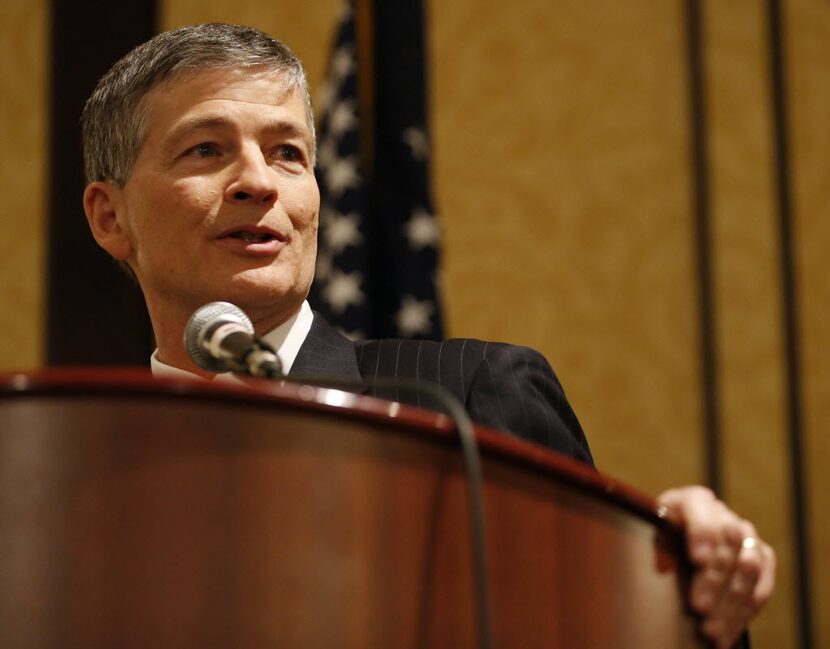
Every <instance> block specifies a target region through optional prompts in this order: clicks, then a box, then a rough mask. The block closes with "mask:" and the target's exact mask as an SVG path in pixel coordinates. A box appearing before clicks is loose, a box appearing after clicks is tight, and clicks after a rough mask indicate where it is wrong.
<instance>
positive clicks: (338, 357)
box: [288, 313, 366, 392]
mask: <svg viewBox="0 0 830 649" xmlns="http://www.w3.org/2000/svg"><path fill="white" fill-rule="evenodd" d="M288 375H289V376H296V375H317V376H321V377H324V376H331V377H332V378H341V379H347V380H350V381H362V380H363V376H362V375H361V374H360V368H359V366H358V364H357V356H356V355H355V346H354V343H353V342H352V341H351V340H349V339H348V338H346V337H345V336H343V335H341V334H340V333H339V332H338V331H337V330H335V329H334V327H332V326H331V325H330V324H329V323H328V322H326V321H325V320H324V319H323V317H322V316H321V315H320V314H319V313H315V314H314V321H313V322H312V323H311V329H310V330H309V332H308V336H306V339H305V342H303V344H302V347H300V351H299V352H297V358H295V359H294V364H293V365H292V366H291V371H290V372H289V373H288ZM363 392H366V389H364V390H363Z"/></svg>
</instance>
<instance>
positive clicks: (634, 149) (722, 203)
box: [0, 0, 830, 649]
mask: <svg viewBox="0 0 830 649" xmlns="http://www.w3.org/2000/svg"><path fill="white" fill-rule="evenodd" d="M389 1H390V2H391V0H389ZM110 4H111V5H112V6H108V5H107V3H96V2H92V1H90V0H82V1H79V2H72V3H69V2H61V1H59V0H55V1H54V2H48V1H47V0H3V2H2V3H1V4H0V48H1V49H0V89H2V101H0V142H2V145H3V146H2V147H0V195H2V197H3V200H2V203H0V228H2V229H0V233H2V236H0V298H1V299H2V302H3V305H4V306H3V308H2V309H0V331H2V332H3V335H2V336H0V371H3V372H7V371H14V370H34V369H37V368H41V367H44V366H46V365H49V364H54V363H58V362H60V363H65V362H69V361H71V360H73V358H74V357H72V355H71V354H70V355H69V356H68V357H67V356H63V357H61V356H59V355H57V354H56V352H55V350H56V349H59V348H60V341H61V339H62V338H66V337H68V336H71V335H72V334H71V331H70V328H69V327H65V328H63V327H61V322H59V321H58V322H56V320H57V316H56V314H66V313H73V314H78V318H80V320H76V321H74V322H75V324H74V325H73V326H78V327H79V329H83V330H86V331H87V332H88V335H89V336H91V337H92V338H95V337H96V336H99V335H100V337H101V339H102V340H104V339H107V338H109V339H114V340H122V341H123V345H124V346H125V347H130V345H133V348H134V349H136V350H138V352H137V353H138V354H139V357H140V354H143V353H144V352H143V351H142V350H143V349H144V348H145V347H147V345H148V343H149V340H148V338H147V336H148V334H147V325H146V318H145V316H144V315H143V312H142V307H141V300H140V295H138V292H137V290H136V289H134V288H133V287H131V286H130V285H129V283H127V282H126V281H124V280H123V278H120V277H117V274H113V273H112V270H113V269H112V265H111V264H110V263H109V261H108V260H107V259H106V258H105V257H104V255H103V253H101V252H99V251H97V250H96V249H95V248H94V245H93V244H91V238H90V237H89V236H88V235H87V234H86V232H85V231H84V229H85V227H86V226H85V221H84V217H83V211H82V208H81V202H80V201H81V192H82V190H83V185H82V182H81V169H80V167H79V164H78V162H77V149H78V139H79V135H78V127H77V114H78V112H77V111H78V107H79V105H80V102H82V101H83V99H84V98H85V97H86V96H87V95H88V94H89V92H90V91H91V88H92V85H93V84H94V82H95V79H96V78H97V76H99V75H100V74H101V73H103V72H104V71H105V70H106V69H107V68H108V67H109V65H110V64H111V63H112V62H113V61H114V60H115V59H116V58H117V57H119V56H120V55H122V54H124V53H126V51H128V50H129V49H130V47H132V46H133V45H135V44H137V43H139V42H141V41H143V40H146V39H147V38H149V37H150V36H151V35H152V34H153V33H156V32H157V31H161V30H167V29H171V28H175V27H178V26H181V25H185V24H189V23H195V22H205V21H225V22H236V23H243V24H248V25H252V26H255V27H258V28H260V29H262V30H264V31H266V32H269V33H271V34H273V35H274V36H276V37H278V38H280V39H281V40H283V41H285V42H286V43H287V44H288V45H289V46H291V47H292V49H294V51H295V52H297V54H298V55H299V56H300V58H301V59H302V60H303V61H304V63H305V65H306V68H307V71H308V74H309V78H310V81H311V85H312V91H313V92H316V91H318V90H319V89H320V87H321V84H322V82H323V79H324V77H325V74H326V64H327V61H328V58H329V55H330V52H331V49H332V41H333V38H334V35H335V32H336V30H337V25H338V19H339V16H340V12H341V4H340V1H339V0H306V1H305V2H296V1H289V0H156V2H150V1H149V0H124V1H123V2H121V3H110ZM391 6H394V4H392V5H391ZM388 7H389V5H387V10H388ZM424 11H425V17H426V18H425V23H424V32H425V39H426V40H425V43H426V60H427V65H428V77H427V80H428V85H427V87H428V97H429V100H428V104H427V107H428V120H429V122H430V128H431V141H432V149H431V178H432V183H433V198H434V200H435V206H436V209H437V212H438V214H439V218H440V224H441V229H442V256H441V264H440V272H439V275H438V283H439V287H440V292H441V297H442V302H443V309H444V332H445V334H446V335H448V336H472V337H478V338H484V339H491V340H504V341H509V342H513V343H520V344H526V345H530V346H532V347H536V348H538V349H540V350H541V351H542V352H543V353H544V354H545V355H546V356H547V357H548V359H549V360H550V361H551V363H552V364H553V366H554V368H555V369H556V371H557V373H558V375H559V377H560V379H561V380H562V382H563V384H564V386H565V389H566V391H567V393H568V395H569V398H570V400H571V402H572V404H573V406H574V408H575V410H576V412H577V414H578V415H579V416H580V419H581V421H582V423H583V426H584V427H585V429H586V431H587V434H588V438H589V440H590V443H591V446H592V449H593V452H594V457H595V460H596V462H597V464H598V466H599V467H600V468H601V469H602V470H603V471H605V472H606V473H608V474H610V475H612V476H615V477H617V478H619V479H621V480H623V481H625V482H627V483H630V484H631V485H633V486H635V487H637V488H639V489H640V490H642V491H645V492H647V493H651V494H656V493H657V492H658V491H660V490H662V489H664V488H667V487H669V486H673V485H679V484H685V483H694V482H698V483H709V484H711V485H713V486H714V487H716V488H717V490H718V492H719V493H720V495H721V496H722V497H723V498H725V499H726V500H727V501H728V502H729V503H730V504H731V505H732V506H733V507H734V508H735V509H737V510H738V511H739V512H741V513H742V514H743V515H744V516H746V517H747V518H750V519H751V520H753V521H755V522H756V524H757V526H758V528H759V532H760V533H761V535H762V536H763V537H765V538H766V539H767V540H769V541H770V543H772V545H773V546H774V547H775V548H776V550H777V552H778V557H779V561H780V573H779V574H780V577H779V582H778V589H777V593H776V595H775V597H774V599H773V601H772V602H771V603H770V605H769V607H768V608H767V610H766V612H765V613H764V614H763V615H762V616H761V617H760V618H759V619H758V620H757V622H756V623H755V625H754V627H753V634H754V646H755V647H757V648H759V649H782V648H783V649H786V648H789V647H799V648H801V649H807V648H808V647H811V646H812V647H827V648H830V559H828V558H827V556H826V550H827V549H828V548H830V508H829V507H828V506H827V505H826V504H825V503H824V501H823V498H824V497H825V494H827V493H828V491H830V472H828V460H830V439H828V436H827V435H826V430H827V425H826V423H825V422H826V421H827V420H828V418H829V417H830V348H828V341H830V336H828V334H829V333H830V182H828V180H827V176H828V173H830V117H828V116H830V3H828V2H827V1H826V0H781V1H780V2H777V1H774V0H728V1H726V2H724V1H723V0H720V1H717V0H702V1H699V2H698V1H693V0H659V1H655V0H630V1H629V2H619V1H617V0H511V1H510V2H496V1H495V0H452V1H451V2H440V1H439V0H425V3H424ZM81 68H83V70H85V71H86V72H85V74H87V76H88V78H87V79H85V80H81V81H79V77H78V76H77V75H74V74H71V73H70V72H71V71H72V70H73V69H81ZM67 223H69V224H74V225H73V226H72V227H73V228H74V231H76V232H77V233H78V234H77V235H72V234H64V230H63V227H64V225H65V224H67ZM76 226H77V227H76ZM70 229H71V228H70ZM58 233H60V234H59V235H58ZM75 236H77V238H74V237H75ZM81 267H83V268H87V269H90V268H91V269H93V271H90V273H91V276H92V277H93V279H89V276H88V277H87V279H86V280H84V281H85V282H86V286H87V288H88V289H90V290H87V291H86V292H84V293H83V295H82V294H81V293H77V294H76V293H75V292H74V291H72V290H69V289H67V288H66V286H65V285H64V284H61V283H59V282H57V281H56V280H55V278H56V277H59V276H62V275H66V274H70V273H72V272H73V271H74V270H75V269H76V268H81ZM95 268H104V269H105V271H106V272H100V273H99V272H97V271H94V269H95ZM114 277H115V279H113V278H114ZM96 282H99V283H98V284H96ZM110 307H113V308H117V309H118V310H119V312H120V313H121V314H122V315H123V314H124V313H127V314H129V313H134V314H135V316H134V320H131V319H129V318H128V319H127V323H128V324H127V325H126V326H125V324H124V320H123V318H122V320H120V321H119V322H117V323H115V322H110V321H109V320H107V316H106V313H104V315H101V311H102V310H103V311H104V312H106V310H107V309H109V308H110ZM62 317H64V316H62ZM84 318H86V320H84ZM78 322H80V323H81V324H80V325H79V324H78ZM132 322H134V325H135V326H134V328H133V327H132V325H131V324H130V323H132ZM136 341H137V342H136ZM133 357H135V356H131V358H133ZM67 358H68V359H69V360H67ZM102 359H103V360H102ZM105 360H106V358H105V357H98V356H96V355H95V354H94V353H91V354H90V355H88V356H86V357H78V359H77V360H76V362H90V363H94V362H104V361H105Z"/></svg>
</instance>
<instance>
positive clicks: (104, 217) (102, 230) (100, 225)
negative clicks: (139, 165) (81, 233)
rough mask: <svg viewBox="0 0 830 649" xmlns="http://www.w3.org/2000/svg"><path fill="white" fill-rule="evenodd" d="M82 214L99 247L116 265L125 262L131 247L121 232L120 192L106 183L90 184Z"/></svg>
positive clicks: (121, 197)
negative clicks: (84, 215) (111, 257)
mask: <svg viewBox="0 0 830 649" xmlns="http://www.w3.org/2000/svg"><path fill="white" fill-rule="evenodd" d="M84 211H85V212H86V220H87V222H88V223H89V229H90V230H92V236H93V237H95V240H96V241H97V242H98V245H99V246H101V247H102V248H103V249H104V250H106V251H107V252H108V253H110V254H111V255H112V256H113V257H115V258H116V259H118V260H119V261H126V260H127V259H128V258H129V257H130V255H132V253H133V246H132V243H131V242H130V239H129V237H128V236H127V232H126V231H125V229H124V223H123V219H124V213H123V212H124V210H123V190H122V189H121V188H120V187H116V186H115V185H113V184H111V183H107V182H102V181H96V182H94V183H90V184H89V185H87V188H86V189H85V190H84Z"/></svg>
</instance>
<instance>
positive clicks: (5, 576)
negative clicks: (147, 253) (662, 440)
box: [0, 369, 706, 649]
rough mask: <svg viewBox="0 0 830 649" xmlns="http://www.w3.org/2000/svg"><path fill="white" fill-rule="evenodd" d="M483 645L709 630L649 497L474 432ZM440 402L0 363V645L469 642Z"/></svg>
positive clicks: (464, 530)
mask: <svg viewBox="0 0 830 649" xmlns="http://www.w3.org/2000/svg"><path fill="white" fill-rule="evenodd" d="M476 436H477V438H478V441H479V446H480V449H481V454H482V458H483V466H484V479H485V483H484V497H485V502H484V504H485V511H486V522H487V546H488V554H487V561H488V566H489V574H490V580H489V588H490V599H491V609H492V633H493V638H494V646H495V647H507V648H513V647H522V648H525V647H545V648H548V649H550V648H554V649H556V648H563V649H564V648H567V649H581V648H585V649H602V648H605V647H608V648H612V647H613V648H614V649H620V648H628V647H631V648H634V647H636V648H649V649H650V648H661V649H665V648H687V647H703V646H706V645H705V643H703V641H702V640H700V639H699V638H698V636H697V635H696V633H695V631H694V620H693V619H692V618H691V617H690V616H689V614H688V612H687V610H686V608H685V606H684V603H683V595H682V592H683V586H684V583H685V575H686V574H687V571H688V568H687V567H686V565H685V563H684V561H682V560H680V559H679V557H680V556H681V555H682V553H681V551H680V542H679V535H678V534H677V532H676V531H675V530H673V529H672V528H670V526H668V525H667V524H666V523H665V522H663V521H661V520H660V519H659V518H658V517H657V516H656V515H655V513H654V506H653V503H652V502H651V501H650V500H649V499H647V498H644V497H642V496H639V495H637V494H636V493H634V492H633V491H631V490H629V489H627V488H625V487H623V486H622V485H620V484H618V483H616V482H614V481H612V480H609V479H608V478H606V477H603V476H600V475H599V474H596V473H594V472H593V471H591V470H590V469H587V468H585V467H583V466H581V465H578V464H576V463H574V462H571V461H569V460H567V459H565V458H562V457H559V456H558V455H556V454H553V453H550V452H547V451H545V450H543V449H540V448H538V447H536V446H533V445H531V444H527V443H524V442H522V441H520V440H517V439H514V438H511V437H509V436H507V435H504V434H502V433H497V432H495V431H491V430H486V429H482V428H478V429H477V430H476ZM467 498H468V491H467V483H466V479H465V475H464V464H463V461H462V458H461V454H460V445H459V443H458V441H457V439H456V436H455V433H454V429H453V426H452V423H451V422H450V420H449V419H448V418H447V417H445V416H443V415H439V414H434V413H429V412H427V411H422V410H417V409H414V408H409V407H406V406H402V405H399V404H393V403H390V402H385V401H379V400H376V399H371V398H368V397H360V396H355V395H352V394H349V393H344V392H339V391H336V390H327V389H321V388H312V387H310V386H294V385H286V386H284V387H280V386H278V385H275V384H259V385H256V386H254V387H251V388H246V387H244V386H240V387H234V386H227V385H225V386H222V385H215V384H209V383H196V382H177V381H170V380H164V381H162V380H154V379H152V378H151V377H150V376H149V374H147V373H144V372H139V371H135V370H131V371H127V370H111V369H108V370H85V371H82V370H74V371H73V370H63V371H57V370H53V371H49V372H44V373H40V374H30V375H8V376H4V377H0V647H9V648H15V649H41V648H43V649H46V648H49V649H51V648H56V647H61V648H75V647H78V648H80V647H83V648H85V649H98V648H102V649H103V648H105V647H106V648H107V649H110V648H133V647H135V648H136V649H137V648H142V649H149V648H153V649H156V648H168V647H169V648H180V647H181V648H184V647H188V648H190V647H193V648H196V647H198V648H200V649H205V648H212V647H227V648H235V649H253V648H259V647H281V648H282V647H355V648H358V647H360V648H363V647H377V648H381V647H382V648H387V647H395V648H409V647H412V648H416V647H442V648H443V647H452V648H454V647H475V646H477V642H478V638H477V632H476V625H475V606H474V588H473V582H474V580H473V573H472V562H471V547H470V546H471V543H470V530H469V516H468V511H467V507H468V502H467Z"/></svg>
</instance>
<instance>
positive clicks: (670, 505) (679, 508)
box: [658, 487, 722, 565]
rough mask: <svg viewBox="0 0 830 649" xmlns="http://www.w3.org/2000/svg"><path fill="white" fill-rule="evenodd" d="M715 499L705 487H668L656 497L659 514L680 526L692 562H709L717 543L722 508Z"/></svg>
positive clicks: (719, 540) (697, 563) (718, 541)
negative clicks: (684, 535) (682, 529)
mask: <svg viewBox="0 0 830 649" xmlns="http://www.w3.org/2000/svg"><path fill="white" fill-rule="evenodd" d="M717 502H718V500H717V498H716V497H715V494H714V493H713V492H712V491H711V490H710V489H707V488H706V487H681V488H678V489H670V490H668V491H666V492H664V493H663V494H661V495H660V497H659V498H658V504H659V505H660V506H661V509H660V513H661V514H663V515H664V516H665V517H666V518H668V519H669V520H672V521H674V522H675V523H678V524H679V525H682V526H683V528H684V531H685V534H686V542H687V545H688V549H689V556H690V558H691V559H692V561H693V562H694V563H695V564H696V565H701V564H706V563H708V562H709V561H711V559H712V558H713V556H714V553H715V550H716V548H717V546H718V545H719V543H720V542H721V539H720V534H721V530H720V523H719V519H720V516H721V515H722V510H721V509H719V508H717V507H716V503H717Z"/></svg>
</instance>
